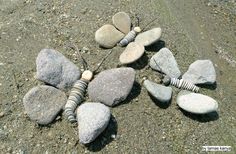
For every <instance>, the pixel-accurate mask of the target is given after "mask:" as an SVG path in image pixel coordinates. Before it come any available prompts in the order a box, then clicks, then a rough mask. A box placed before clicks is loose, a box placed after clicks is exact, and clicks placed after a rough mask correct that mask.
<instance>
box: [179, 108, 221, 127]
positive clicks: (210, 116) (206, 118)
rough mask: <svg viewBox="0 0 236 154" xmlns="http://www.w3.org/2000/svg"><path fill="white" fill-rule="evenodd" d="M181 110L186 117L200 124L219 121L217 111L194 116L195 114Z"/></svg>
mask: <svg viewBox="0 0 236 154" xmlns="http://www.w3.org/2000/svg"><path fill="white" fill-rule="evenodd" d="M179 109H180V111H181V112H182V113H183V114H184V115H185V116H187V117H189V118H190V119H192V120H196V121H198V122H201V123H205V122H210V121H215V120H218V119H219V114H218V113H217V112H216V111H214V112H210V113H207V114H194V113H190V112H187V111H185V110H183V109H181V108H179Z"/></svg>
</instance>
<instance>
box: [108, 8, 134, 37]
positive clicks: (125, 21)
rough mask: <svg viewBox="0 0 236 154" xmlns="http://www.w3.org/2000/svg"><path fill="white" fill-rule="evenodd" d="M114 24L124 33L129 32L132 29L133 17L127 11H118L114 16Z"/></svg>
mask: <svg viewBox="0 0 236 154" xmlns="http://www.w3.org/2000/svg"><path fill="white" fill-rule="evenodd" d="M112 22H113V25H114V26H115V27H116V28H117V29H119V30H120V31H121V32H122V33H125V34H127V33H128V32H129V31H130V27H131V19H130V17H129V15H128V14H127V13H125V12H118V13H116V14H115V15H114V16H113V17H112Z"/></svg>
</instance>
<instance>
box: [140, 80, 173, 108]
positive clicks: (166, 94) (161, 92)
mask: <svg viewBox="0 0 236 154" xmlns="http://www.w3.org/2000/svg"><path fill="white" fill-rule="evenodd" d="M144 87H145V88H146V89H147V91H148V92H149V93H150V94H151V95H152V96H153V97H155V98H156V99H157V100H158V101H160V102H162V103H165V102H169V101H170V99H171V96H172V88H171V87H166V86H162V85H160V84H157V83H154V82H152V81H149V80H145V81H144Z"/></svg>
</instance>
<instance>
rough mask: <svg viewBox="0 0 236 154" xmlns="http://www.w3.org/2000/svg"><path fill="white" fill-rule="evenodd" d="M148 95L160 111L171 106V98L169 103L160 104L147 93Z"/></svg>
mask: <svg viewBox="0 0 236 154" xmlns="http://www.w3.org/2000/svg"><path fill="white" fill-rule="evenodd" d="M148 95H149V97H150V98H151V100H152V101H153V102H154V103H155V104H156V106H158V107H160V108H162V109H167V108H168V107H169V106H170V104H171V100H172V97H171V99H170V101H169V102H160V101H159V100H157V99H156V98H155V97H154V96H152V95H151V94H150V93H149V92H148Z"/></svg>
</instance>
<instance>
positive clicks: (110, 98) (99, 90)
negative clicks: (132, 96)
mask: <svg viewBox="0 0 236 154" xmlns="http://www.w3.org/2000/svg"><path fill="white" fill-rule="evenodd" d="M134 80H135V71H134V69H133V68H130V67H123V68H115V69H110V70H105V71H102V72H101V73H99V74H98V75H97V77H95V79H93V80H92V81H91V82H90V83H89V85H88V94H89V98H90V99H91V100H92V101H94V102H101V103H103V104H105V105H108V106H114V105H116V104H118V103H120V102H122V101H124V100H125V99H126V97H127V96H128V94H129V93H130V91H131V89H132V87H133V84H134Z"/></svg>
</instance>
